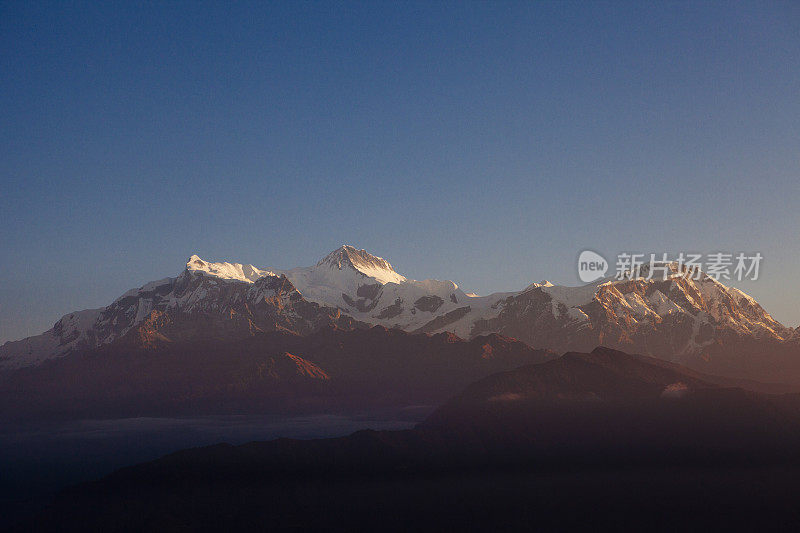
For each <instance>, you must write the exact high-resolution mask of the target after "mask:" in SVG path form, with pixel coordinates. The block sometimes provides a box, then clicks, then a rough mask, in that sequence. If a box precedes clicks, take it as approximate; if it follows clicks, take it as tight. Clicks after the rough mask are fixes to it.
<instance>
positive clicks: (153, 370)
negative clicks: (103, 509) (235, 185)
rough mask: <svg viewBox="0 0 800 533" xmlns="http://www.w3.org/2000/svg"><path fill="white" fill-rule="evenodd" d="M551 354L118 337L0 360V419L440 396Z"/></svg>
mask: <svg viewBox="0 0 800 533" xmlns="http://www.w3.org/2000/svg"><path fill="white" fill-rule="evenodd" d="M553 356H554V354H552V353H550V352H547V351H545V350H534V349H532V348H530V347H529V346H527V345H525V344H523V343H521V342H519V341H516V340H514V339H510V338H506V337H502V336H500V335H496V334H492V335H486V336H481V337H476V338H474V339H472V340H470V341H465V340H462V339H460V338H458V337H456V336H454V335H452V334H449V333H440V334H437V335H430V334H410V333H406V332H404V331H401V330H397V329H387V328H384V327H381V326H375V327H372V328H367V329H354V330H342V329H338V328H333V327H332V328H321V329H320V330H318V331H316V332H314V333H310V334H308V335H302V336H301V335H298V334H295V333H293V332H287V331H273V332H260V333H256V334H254V335H252V336H249V337H246V338H242V339H238V340H231V339H229V338H226V337H223V338H213V337H212V338H205V339H203V340H202V341H177V342H158V343H153V344H151V345H148V346H142V345H141V344H135V343H134V344H125V343H115V344H111V345H109V346H107V347H104V348H101V349H95V350H88V351H84V352H76V353H72V354H69V355H67V356H64V357H61V358H57V359H53V360H49V361H46V362H44V363H43V364H41V365H38V366H34V367H26V368H20V369H16V370H9V371H5V372H0V420H8V421H16V420H30V419H40V418H57V419H77V418H122V417H135V416H199V415H210V414H230V413H237V414H238V413H250V414H289V415H294V414H303V413H315V414H318V413H325V412H363V411H369V410H373V409H392V408H398V407H405V406H408V405H420V404H422V405H438V404H440V403H441V402H443V401H445V400H446V399H447V398H448V397H450V396H452V395H453V394H455V393H457V392H458V391H459V390H461V389H463V388H464V387H465V386H466V385H468V384H469V383H470V382H473V381H475V380H477V379H480V378H482V377H485V376H488V375H489V374H492V373H494V372H498V371H502V370H510V369H513V368H516V367H518V366H520V365H525V364H531V363H537V362H542V361H545V360H547V359H550V358H552V357H553Z"/></svg>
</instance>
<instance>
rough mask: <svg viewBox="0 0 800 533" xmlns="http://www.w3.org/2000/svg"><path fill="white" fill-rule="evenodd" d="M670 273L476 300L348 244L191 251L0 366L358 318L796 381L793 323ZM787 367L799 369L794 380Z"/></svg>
mask: <svg viewBox="0 0 800 533" xmlns="http://www.w3.org/2000/svg"><path fill="white" fill-rule="evenodd" d="M669 269H670V270H669V276H668V278H667V279H665V280H664V279H659V278H654V279H646V277H638V278H633V279H625V280H614V279H603V280H600V281H597V282H595V283H592V284H590V285H586V286H578V287H565V286H554V285H552V284H550V283H547V282H543V283H533V284H531V285H529V286H528V287H526V288H525V289H523V290H521V291H519V292H511V293H495V294H491V295H488V296H475V295H473V294H470V293H465V292H464V291H463V290H461V289H460V288H459V287H458V286H457V285H456V284H455V283H453V282H452V281H439V280H423V281H418V280H412V279H407V278H406V277H404V276H402V275H400V274H398V273H397V272H395V271H394V269H393V268H392V266H391V264H389V262H388V261H386V260H385V259H382V258H380V257H376V256H373V255H371V254H369V253H368V252H366V251H365V250H357V249H356V248H354V247H352V246H342V247H340V248H338V249H337V250H334V251H333V252H331V253H330V254H328V255H327V256H326V257H324V258H323V259H322V260H320V261H319V262H318V263H317V264H316V265H314V266H311V267H303V268H296V269H292V270H277V269H270V268H257V267H254V266H252V265H242V264H238V263H214V262H208V261H205V260H203V259H201V258H200V257H198V256H196V255H194V256H192V257H191V258H190V259H189V261H188V262H187V264H186V269H185V270H184V272H182V273H181V274H180V275H179V276H177V277H176V278H167V279H164V280H161V281H156V282H152V283H148V284H146V285H144V286H143V287H141V288H139V289H134V290H132V291H129V292H128V293H126V294H124V295H123V296H121V297H120V298H119V299H117V300H116V301H115V302H113V303H112V304H111V305H110V306H108V307H106V308H102V309H96V310H88V311H80V312H76V313H71V314H69V315H66V316H65V317H63V318H62V319H61V320H59V321H58V322H57V323H56V324H55V326H54V327H53V328H52V329H51V330H50V331H48V332H45V333H44V334H42V335H39V336H35V337H30V338H28V339H23V340H21V341H15V342H9V343H6V344H4V345H3V346H2V347H0V367H5V368H15V367H21V366H26V365H31V364H37V363H39V362H41V361H43V360H46V359H48V358H51V357H56V356H59V355H63V354H66V353H70V352H74V351H76V350H85V349H91V348H96V347H100V346H104V345H108V344H111V343H114V342H118V341H119V340H120V339H122V338H127V339H128V340H130V339H131V338H133V337H136V340H137V342H140V343H143V344H147V343H148V342H153V341H156V340H162V341H167V340H173V341H174V340H180V339H195V338H198V337H199V336H208V337H217V338H218V337H226V338H242V337H244V336H248V335H252V334H254V333H257V332H260V331H274V330H285V331H292V332H294V333H297V334H300V335H305V334H308V333H309V332H313V331H316V330H317V329H318V328H319V327H321V326H322V325H325V326H328V325H334V326H336V327H339V328H344V329H353V328H358V327H363V326H364V325H365V324H369V325H381V326H385V327H390V328H400V329H403V330H405V331H409V332H424V333H439V332H451V333H454V334H455V335H458V336H459V337H462V338H465V339H469V338H472V337H475V336H477V335H482V334H486V333H501V334H503V335H506V336H510V337H514V338H518V339H520V340H522V341H524V342H526V343H528V344H530V345H531V346H533V347H536V348H544V349H549V350H553V351H556V352H563V351H568V350H583V351H585V350H591V349H592V348H594V347H595V346H598V345H605V346H609V347H612V348H617V349H624V350H627V351H631V352H637V353H643V354H648V355H653V356H656V357H660V358H662V359H666V360H671V361H678V362H682V363H686V364H689V365H692V366H695V367H698V368H702V369H703V370H706V371H711V372H715V373H720V374H726V375H732V376H744V375H748V376H749V377H753V378H757V379H762V380H770V381H781V380H784V379H786V368H787V365H789V366H792V370H791V373H792V375H791V376H790V378H791V379H795V378H796V380H797V381H799V382H800V372H798V371H800V365H798V364H797V361H798V359H800V357H799V356H798V354H800V341H799V340H798V339H799V338H800V337H798V333H797V330H793V329H791V328H787V327H784V326H783V325H782V324H780V323H778V322H777V321H776V320H774V319H773V318H772V317H771V316H770V315H769V313H767V312H766V311H765V310H764V309H763V308H762V307H761V306H760V305H759V304H758V302H756V301H755V300H754V299H753V298H751V297H750V296H748V295H746V294H745V293H743V292H741V291H740V290H738V289H735V288H733V287H728V286H725V285H724V284H722V283H720V282H718V281H716V280H715V279H713V278H711V277H709V276H707V275H705V274H702V273H701V274H700V276H699V278H698V279H693V278H692V277H690V276H687V275H686V272H682V271H679V270H678V267H677V265H674V264H673V265H669ZM794 373H797V375H796V376H795V375H794Z"/></svg>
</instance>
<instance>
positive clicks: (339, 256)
mask: <svg viewBox="0 0 800 533" xmlns="http://www.w3.org/2000/svg"><path fill="white" fill-rule="evenodd" d="M317 267H328V268H330V269H337V270H343V269H345V268H350V269H352V270H355V271H356V272H360V273H361V274H364V275H365V276H369V277H372V278H375V279H376V280H377V281H379V282H380V283H382V284H384V285H385V284H386V283H401V282H403V281H406V278H405V277H403V276H401V275H400V274H398V273H397V272H395V271H394V269H393V268H392V265H390V264H389V262H388V261H387V260H385V259H383V258H382V257H377V256H374V255H372V254H370V253H369V252H367V251H366V250H363V249H362V250H358V249H357V248H355V247H353V246H350V245H347V244H345V245H343V246H341V247H339V248H337V249H336V250H334V251H332V252H331V253H329V254H328V255H327V256H325V257H324V258H323V259H322V260H320V261H319V262H318V263H317Z"/></svg>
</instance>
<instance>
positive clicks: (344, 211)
mask: <svg viewBox="0 0 800 533" xmlns="http://www.w3.org/2000/svg"><path fill="white" fill-rule="evenodd" d="M130 4H131V3H120V4H115V3H113V2H107V3H97V4H94V5H93V4H81V3H61V2H59V3H54V4H48V3H42V2H2V3H0V72H2V75H0V103H1V104H2V110H3V111H2V120H0V141H1V142H0V181H1V183H2V188H1V189H0V214H1V216H2V225H1V226H0V250H1V251H2V254H0V342H2V341H5V340H9V339H15V338H20V337H23V336H27V335H31V334H35V333H39V332H41V331H43V330H45V329H47V328H49V327H50V326H51V325H52V324H53V322H55V320H57V319H58V318H59V317H60V316H61V315H63V314H64V313H67V312H69V311H72V310H76V309H83V308H89V307H99V306H102V305H106V304H107V303H109V302H110V301H111V300H113V299H114V298H116V297H117V296H119V295H120V294H122V293H123V292H124V291H126V290H127V289H129V288H131V287H134V286H139V285H141V284H142V283H144V282H146V281H149V280H152V279H159V278H162V277H166V276H171V275H176V274H178V273H179V272H180V270H181V269H182V268H183V264H184V263H185V261H186V258H187V257H188V256H189V255H191V254H192V253H197V254H199V255H200V256H201V257H204V258H208V259H211V260H231V261H238V262H248V263H253V264H256V265H259V266H271V267H275V268H286V267H293V266H300V265H309V264H312V263H314V262H316V261H317V260H318V259H319V258H321V257H322V256H324V255H325V254H326V253H327V252H329V251H330V250H332V249H333V248H335V247H337V246H338V245H340V244H342V243H350V244H354V245H357V246H359V247H363V248H366V249H368V250H369V251H371V252H373V253H375V254H377V255H381V256H383V257H386V258H387V259H388V260H389V261H391V262H392V263H393V264H394V266H395V268H396V269H397V270H398V271H399V272H401V273H403V274H404V275H406V276H409V277H413V278H418V279H423V278H429V277H435V278H444V279H453V280H454V281H456V282H457V283H459V284H460V285H461V286H462V287H463V288H464V289H465V290H474V291H476V292H478V293H488V292H493V291H497V290H512V289H520V288H522V287H524V286H525V285H527V284H528V283H530V282H531V281H534V280H541V279H549V280H551V281H553V282H555V283H564V284H578V279H577V273H576V269H575V260H576V257H577V254H578V253H579V252H580V251H581V250H583V249H584V248H591V249H594V250H597V251H599V252H601V253H603V254H605V255H606V256H607V257H608V256H613V255H614V254H616V253H617V252H619V251H641V252H661V251H668V252H677V251H682V250H687V251H703V252H713V251H760V252H761V253H762V254H763V255H764V262H763V264H762V276H761V279H759V280H758V281H756V282H748V283H741V284H738V285H739V286H740V287H741V288H742V289H744V290H745V291H747V292H749V293H750V294H752V295H753V296H754V297H756V298H757V299H758V300H759V301H760V302H761V303H762V304H763V305H764V306H765V307H766V308H767V310H768V311H770V312H771V313H772V314H773V315H774V316H775V317H776V318H777V319H779V320H781V321H783V322H784V323H786V324H788V325H792V326H796V325H798V324H799V323H800V305H798V302H800V281H798V279H800V267H798V257H799V256H800V238H799V237H798V228H799V227H800V149H798V147H799V146H800V4H797V3H796V2H746V3H736V2H723V3H713V2H691V3H643V2H634V3H628V4H626V3H622V2H614V3H599V2H596V3H567V2H557V3H534V2H530V3H522V2H513V3H488V2H481V3H467V2H456V3H446V2H424V3H419V4H416V3H376V2H365V3H299V2H289V3H283V2H282V3H272V4H270V3H263V2H260V3H253V4H246V3H237V4H236V5H235V6H234V5H229V3H223V2H220V3H196V2H191V3H183V4H182V3H178V2H164V3H148V4H147V5H144V6H133V5H130Z"/></svg>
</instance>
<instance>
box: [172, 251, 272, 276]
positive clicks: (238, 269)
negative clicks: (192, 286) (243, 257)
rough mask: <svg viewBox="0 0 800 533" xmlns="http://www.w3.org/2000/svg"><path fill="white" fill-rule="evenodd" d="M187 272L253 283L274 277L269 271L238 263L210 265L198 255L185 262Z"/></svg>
mask: <svg viewBox="0 0 800 533" xmlns="http://www.w3.org/2000/svg"><path fill="white" fill-rule="evenodd" d="M186 270H187V271H188V272H197V273H202V274H206V275H209V276H213V277H215V278H221V279H231V280H236V281H244V282H247V283H253V282H254V281H256V280H257V279H259V278H262V277H264V276H274V275H275V273H274V272H272V271H270V270H262V269H260V268H256V267H254V266H253V265H243V264H240V263H227V262H222V263H211V262H208V261H203V260H202V259H200V257H199V256H198V255H196V254H195V255H192V256H191V257H190V258H189V260H188V261H187V262H186Z"/></svg>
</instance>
